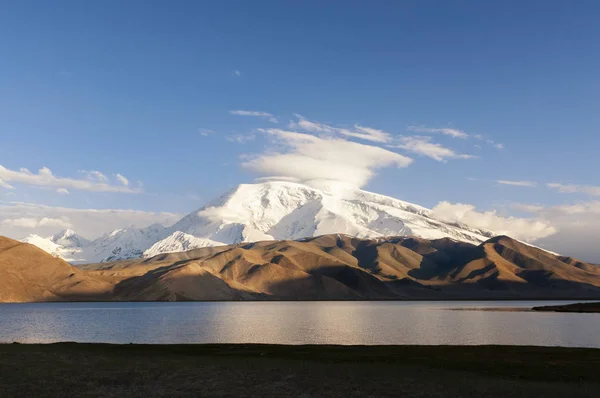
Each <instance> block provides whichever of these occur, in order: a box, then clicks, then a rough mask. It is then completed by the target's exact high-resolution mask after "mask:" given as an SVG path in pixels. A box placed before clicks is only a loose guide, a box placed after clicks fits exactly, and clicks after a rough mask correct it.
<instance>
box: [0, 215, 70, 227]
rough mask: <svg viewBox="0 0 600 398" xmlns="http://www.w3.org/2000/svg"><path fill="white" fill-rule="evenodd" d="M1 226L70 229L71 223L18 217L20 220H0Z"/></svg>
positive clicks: (59, 219)
mask: <svg viewBox="0 0 600 398" xmlns="http://www.w3.org/2000/svg"><path fill="white" fill-rule="evenodd" d="M0 224H2V226H5V227H9V228H10V227H13V228H14V227H16V228H29V229H34V228H42V227H50V228H62V229H64V228H70V227H71V223H70V222H69V221H68V220H66V219H62V218H48V217H42V218H31V217H20V218H8V219H5V220H2V221H1V222H0Z"/></svg>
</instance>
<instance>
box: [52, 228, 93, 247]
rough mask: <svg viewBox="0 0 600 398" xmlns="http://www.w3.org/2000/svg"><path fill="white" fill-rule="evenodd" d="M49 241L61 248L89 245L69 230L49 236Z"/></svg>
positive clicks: (88, 242)
mask: <svg viewBox="0 0 600 398" xmlns="http://www.w3.org/2000/svg"><path fill="white" fill-rule="evenodd" d="M49 239H50V241H52V242H54V243H56V244H57V245H60V246H63V247H69V248H73V247H85V246H87V245H89V244H90V241H89V240H87V239H85V238H84V237H83V236H81V235H79V234H77V233H75V231H73V230H71V229H65V230H63V231H61V232H59V233H57V234H56V235H53V236H51V237H50V238H49Z"/></svg>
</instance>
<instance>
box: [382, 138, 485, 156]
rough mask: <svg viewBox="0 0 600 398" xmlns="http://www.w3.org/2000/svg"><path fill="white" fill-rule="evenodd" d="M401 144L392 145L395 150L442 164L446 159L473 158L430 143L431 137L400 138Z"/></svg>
mask: <svg viewBox="0 0 600 398" xmlns="http://www.w3.org/2000/svg"><path fill="white" fill-rule="evenodd" d="M400 141H401V142H402V143H401V144H399V145H394V147H396V148H401V149H404V150H407V151H409V152H413V153H416V154H419V155H424V156H428V157H430V158H432V159H435V160H437V161H438V162H443V161H445V160H446V159H473V158H475V156H472V155H464V154H459V153H456V152H455V151H454V150H452V149H450V148H446V147H444V146H442V145H440V144H436V143H434V142H431V137H423V136H407V137H401V138H400Z"/></svg>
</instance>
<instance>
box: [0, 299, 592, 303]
mask: <svg viewBox="0 0 600 398" xmlns="http://www.w3.org/2000/svg"><path fill="white" fill-rule="evenodd" d="M599 300H600V297H593V298H586V297H583V298H582V297H575V298H561V297H559V298H556V297H546V298H528V297H525V298H523V297H517V298H515V297H509V298H406V299H397V298H392V299H302V300H291V299H266V300H177V301H168V300H155V301H147V300H81V301H80V300H51V301H0V304H56V303H82V304H86V303H87V304H95V303H273V302H285V303H303V302H308V303H312V302H359V303H360V302H399V303H402V302H452V301H457V302H460V301H540V302H543V301H576V302H578V303H579V302H586V301H590V302H595V301H599Z"/></svg>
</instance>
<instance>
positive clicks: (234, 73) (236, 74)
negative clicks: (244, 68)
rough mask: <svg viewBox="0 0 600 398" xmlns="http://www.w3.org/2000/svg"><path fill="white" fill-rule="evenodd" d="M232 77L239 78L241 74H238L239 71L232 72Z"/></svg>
mask: <svg viewBox="0 0 600 398" xmlns="http://www.w3.org/2000/svg"><path fill="white" fill-rule="evenodd" d="M233 76H237V77H240V76H242V72H240V71H239V70H234V71H233Z"/></svg>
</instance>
